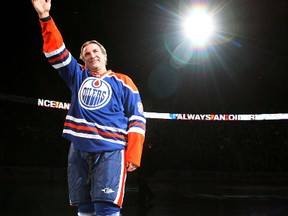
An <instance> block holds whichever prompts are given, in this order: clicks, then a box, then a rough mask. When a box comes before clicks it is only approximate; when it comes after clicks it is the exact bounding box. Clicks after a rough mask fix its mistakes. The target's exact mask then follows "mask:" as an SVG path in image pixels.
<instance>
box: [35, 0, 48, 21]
mask: <svg viewBox="0 0 288 216" xmlns="http://www.w3.org/2000/svg"><path fill="white" fill-rule="evenodd" d="M32 4H33V6H34V8H35V10H36V12H37V13H38V16H39V18H40V19H41V18H45V17H48V16H49V15H50V14H49V11H50V9H51V0H32Z"/></svg>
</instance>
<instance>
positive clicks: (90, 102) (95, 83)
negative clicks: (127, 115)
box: [78, 77, 112, 110]
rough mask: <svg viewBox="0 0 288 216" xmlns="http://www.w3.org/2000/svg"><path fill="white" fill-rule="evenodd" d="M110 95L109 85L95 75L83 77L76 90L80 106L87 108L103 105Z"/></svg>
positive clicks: (91, 108)
mask: <svg viewBox="0 0 288 216" xmlns="http://www.w3.org/2000/svg"><path fill="white" fill-rule="evenodd" d="M111 96H112V89H111V86H110V85H109V84H108V83H107V82H106V81H105V80H102V79H98V78H95V77H89V78H87V79H85V80H84V82H83V83H82V85H81V87H80V89H79V92H78V97H79V102H80V104H81V106H82V107H83V108H85V109H89V110H96V109H100V108H102V107H104V106H105V105H106V104H107V103H108V102H109V101H110V99H111Z"/></svg>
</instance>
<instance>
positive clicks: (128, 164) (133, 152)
mask: <svg viewBox="0 0 288 216" xmlns="http://www.w3.org/2000/svg"><path fill="white" fill-rule="evenodd" d="M32 4H33V6H34V8H35V10H36V12H37V14H38V16H39V22H40V26H41V30H42V37H43V42H44V43H43V53H44V55H45V57H46V58H47V60H48V61H49V63H50V64H51V65H52V67H53V68H54V69H56V70H57V71H58V73H59V75H60V76H61V78H62V79H63V80H64V81H65V83H66V84H67V86H68V87H69V89H70V91H71V106H70V109H69V111H68V113H67V115H66V118H65V123H64V128H63V134H62V135H63V137H64V138H65V139H67V140H69V141H70V142H71V145H70V150H69V155H68V167H67V174H68V189H69V199H70V204H71V205H72V206H77V208H78V215H79V216H92V215H97V216H98V215H99V216H119V215H121V213H120V212H121V208H122V203H123V198H124V192H125V183H126V175H127V171H128V172H131V171H134V170H135V169H136V168H137V167H140V162H141V155H142V150H143V143H144V139H145V132H146V119H145V116H144V110H143V105H142V101H141V97H140V94H139V91H138V89H137V87H136V85H135V84H134V83H133V81H132V80H131V79H130V78H129V77H128V76H127V75H124V74H122V73H118V72H114V71H112V70H107V69H106V65H107V53H106V50H105V48H104V47H103V46H102V45H101V44H100V43H99V42H98V41H96V40H90V41H87V42H85V43H84V44H83V45H82V47H81V50H80V59H81V60H82V61H83V62H84V65H81V64H79V63H78V62H77V60H76V58H74V57H73V56H72V54H71V53H70V52H69V50H68V49H67V48H66V46H65V44H64V42H63V38H62V35H61V33H60V31H59V30H58V28H57V26H56V25H55V23H54V20H53V18H52V17H51V16H50V13H49V12H50V9H51V0H32Z"/></svg>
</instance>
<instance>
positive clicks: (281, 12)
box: [0, 0, 288, 172]
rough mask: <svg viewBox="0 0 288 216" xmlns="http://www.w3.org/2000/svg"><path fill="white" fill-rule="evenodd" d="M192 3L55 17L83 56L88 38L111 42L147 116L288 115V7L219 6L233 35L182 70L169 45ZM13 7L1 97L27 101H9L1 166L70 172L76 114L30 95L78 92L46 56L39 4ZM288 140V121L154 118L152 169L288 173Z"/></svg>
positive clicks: (55, 8)
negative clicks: (67, 133)
mask: <svg viewBox="0 0 288 216" xmlns="http://www.w3.org/2000/svg"><path fill="white" fill-rule="evenodd" d="M189 2H190V3H191V2H192V1H173V0H171V1H167V0H162V1H161V0H158V1H157V0H156V1H149V0H146V1H145V0H137V1H135V0H121V1H120V0H119V1H118V0H102V1H101V0H98V1H95V0H93V1H92V0H81V1H80V0H61V1H57V0H52V10H51V15H52V16H53V18H54V20H55V22H56V24H57V26H58V28H59V29H60V31H61V32H62V35H63V37H64V41H65V44H66V46H67V47H68V49H69V50H70V51H71V52H72V53H73V54H74V56H76V57H77V56H78V55H79V49H80V46H81V45H82V43H83V42H84V41H86V40H90V39H97V40H98V41H100V42H101V43H102V44H103V45H104V46H105V47H106V49H107V51H108V68H111V69H112V70H114V71H119V72H123V73H126V74H127V75H129V76H130V77H131V78H132V79H133V80H134V82H135V83H136V85H137V86H138V88H139V91H140V93H141V96H142V100H143V103H144V108H145V111H146V112H169V113H197V114H200V113H201V114H203V113H213V114H221V113H233V114H234V113H236V114H262V113H287V111H288V102H287V98H288V85H287V81H288V75H287V69H288V67H287V66H288V46H287V45H288V43H287V38H288V31H287V22H288V15H287V10H288V2H287V1H286V0H276V1H270V0H264V1H263V0H249V1H248V0H238V1H213V7H215V8H217V9H218V10H217V11H218V12H217V14H218V16H219V17H222V23H223V24H225V29H224V30H225V32H226V34H227V35H230V36H232V40H231V41H228V42H227V43H222V44H218V45H215V46H214V47H213V50H214V52H213V54H211V56H210V59H209V60H208V61H206V62H204V63H203V64H187V65H184V66H183V67H180V68H178V69H177V68H175V67H173V66H172V64H171V55H170V54H169V52H168V49H167V46H166V45H165V41H166V39H167V38H169V36H171V35H176V34H177V19H178V16H177V14H180V13H181V12H180V8H181V5H184V4H186V3H187V4H188V3H189ZM2 5H3V7H2V9H3V10H5V11H6V12H7V13H8V14H9V16H5V17H3V18H2V50H3V51H2V69H1V71H2V76H1V81H0V82H1V84H0V93H1V94H7V95H12V96H13V95H15V96H21V97H25V98H27V100H26V102H27V101H28V102H27V103H25V101H21V102H20V101H17V100H15V101H13V100H12V101H8V100H4V99H3V98H1V100H0V109H1V110H0V118H1V128H0V166H4V167H5V166H40V167H41V166H45V167H64V166H66V159H67V151H68V147H69V143H68V142H67V141H66V140H64V139H63V138H61V132H62V126H63V121H64V118H65V114H66V111H65V110H57V109H50V108H42V107H37V105H36V104H32V103H29V98H44V99H50V100H56V101H63V102H69V98H70V95H69V91H68V88H67V87H66V85H65V84H64V82H63V81H62V80H61V78H60V77H59V76H58V74H57V72H56V71H55V70H54V69H53V68H52V67H51V66H50V65H49V64H48V62H47V60H46V59H45V57H44V55H43V54H42V38H41V30H40V25H39V21H38V17H37V14H36V12H35V11H34V8H33V7H32V5H31V2H30V1H29V0H28V1H18V2H17V1H11V2H7V1H5V2H3V3H2ZM2 16H3V13H2ZM179 41H181V38H179ZM235 44H236V45H235ZM12 98H13V97H12ZM287 134H288V131H287V120H275V121H273V120H269V121H244V122H243V121H235V122H232V121H229V122H212V121H210V122H208V121H174V120H161V119H147V139H146V143H145V151H144V153H145V157H143V160H144V159H145V161H143V162H146V164H149V163H150V162H151V163H152V162H153V163H157V166H158V167H159V169H179V167H181V169H185V170H196V171H199V170H200V171H266V172H287V171H288V163H287V159H288V143H287V140H288V139H287V138H288V137H287V136H288V135H287ZM148 145H151V146H152V148H149V147H148ZM146 156H147V157H146ZM143 164H145V163H143Z"/></svg>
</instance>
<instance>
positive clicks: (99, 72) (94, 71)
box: [89, 68, 107, 76]
mask: <svg viewBox="0 0 288 216" xmlns="http://www.w3.org/2000/svg"><path fill="white" fill-rule="evenodd" d="M106 71H107V70H106V68H105V69H103V70H89V73H90V74H91V75H92V76H97V75H102V74H104V73H105V72H106Z"/></svg>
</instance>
